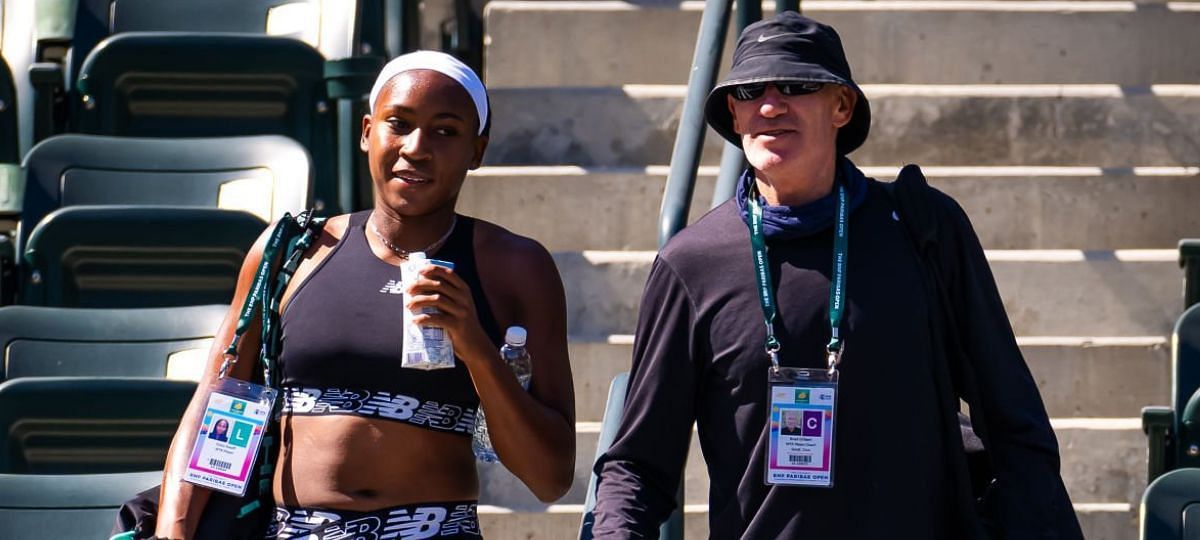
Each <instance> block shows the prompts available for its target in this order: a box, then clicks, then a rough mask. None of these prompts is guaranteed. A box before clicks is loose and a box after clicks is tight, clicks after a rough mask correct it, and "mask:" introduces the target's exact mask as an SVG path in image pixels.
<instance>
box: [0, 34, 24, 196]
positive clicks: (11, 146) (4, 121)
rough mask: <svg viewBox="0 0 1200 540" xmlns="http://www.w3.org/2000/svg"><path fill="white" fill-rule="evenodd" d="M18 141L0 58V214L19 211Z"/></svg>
mask: <svg viewBox="0 0 1200 540" xmlns="http://www.w3.org/2000/svg"><path fill="white" fill-rule="evenodd" d="M2 20H3V18H2V17H0V21H2ZM19 141H20V137H19V136H18V134H17V91H16V88H15V86H14V85H13V76H12V71H10V70H9V68H8V63H7V62H5V61H4V59H3V58H0V216H4V215H14V214H16V213H18V212H20V211H21V182H20V180H21V177H20V163H21V153H20V149H19V147H18V142H19Z"/></svg>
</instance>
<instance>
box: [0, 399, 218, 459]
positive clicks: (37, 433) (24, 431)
mask: <svg viewBox="0 0 1200 540" xmlns="http://www.w3.org/2000/svg"><path fill="white" fill-rule="evenodd" d="M195 390H196V383H195V382H191V381H173V380H167V379H160V378H115V377H114V378H108V377H21V378H17V379H10V380H8V381H5V382H4V383H0V473H13V474H77V473H99V472H131V471H148V470H156V469H157V470H162V467H163V463H164V462H165V460H166V455H167V449H168V448H169V447H170V444H171V438H172V437H173V436H174V435H175V430H176V428H177V427H178V426H179V419H180V418H181V417H182V416H183V412H184V410H185V409H186V408H187V405H188V402H189V401H190V400H191V398H192V394H193V393H194V392H195Z"/></svg>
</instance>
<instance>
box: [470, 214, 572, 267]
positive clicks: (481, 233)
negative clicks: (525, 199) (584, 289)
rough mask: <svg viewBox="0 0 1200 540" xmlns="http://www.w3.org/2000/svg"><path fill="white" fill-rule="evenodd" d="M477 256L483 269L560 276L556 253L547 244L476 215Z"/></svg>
mask: <svg viewBox="0 0 1200 540" xmlns="http://www.w3.org/2000/svg"><path fill="white" fill-rule="evenodd" d="M474 244H475V256H476V259H478V260H479V262H480V265H479V266H480V269H481V270H482V269H487V270H486V271H487V272H488V273H491V272H492V271H493V269H499V270H501V272H500V273H501V274H504V275H509V276H514V277H516V276H524V277H525V278H526V279H528V278H537V277H548V276H549V275H553V277H554V278H556V279H557V278H558V268H557V266H555V264H554V257H552V256H551V255H550V251H549V250H547V249H546V247H545V246H543V245H542V244H541V242H538V241H537V240H534V239H533V238H530V237H528V236H523V235H520V234H517V233H514V232H512V231H510V230H508V229H506V228H504V227H502V226H500V225H497V224H495V223H492V222H490V221H485V220H482V219H475V240H474Z"/></svg>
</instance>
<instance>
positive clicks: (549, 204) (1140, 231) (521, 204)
mask: <svg viewBox="0 0 1200 540" xmlns="http://www.w3.org/2000/svg"><path fill="white" fill-rule="evenodd" d="M923 169H924V171H925V175H926V177H927V178H928V179H929V181H930V182H931V183H932V184H933V185H934V186H936V187H938V188H939V189H941V190H943V191H945V192H946V193H949V194H950V195H951V196H953V197H954V198H956V199H957V200H958V201H959V203H960V204H962V205H963V208H964V209H966V211H967V214H968V215H969V216H971V220H972V222H973V223H974V226H975V231H976V232H977V233H978V234H979V237H980V240H981V241H982V242H983V245H984V247H986V248H988V249H1085V250H1111V249H1123V248H1142V249H1146V248H1157V249H1170V248H1174V247H1175V245H1176V243H1177V242H1178V240H1179V239H1180V238H1184V237H1189V236H1196V235H1198V234H1200V211H1196V206H1195V201H1198V200H1200V182H1197V181H1196V180H1197V176H1200V168H1197V167H1175V168H1158V169H1150V168H1137V169H1132V168H1130V169H1120V170H1114V169H1103V168H1100V167H924V168H923ZM865 172H866V174H867V175H868V176H872V177H875V178H879V179H881V180H890V179H892V178H895V177H896V174H897V172H898V168H897V167H868V168H866V170H865ZM716 173H717V171H716V167H704V168H703V169H701V171H700V176H699V177H698V178H697V182H696V187H695V193H694V196H693V199H692V212H691V215H692V220H693V221H694V220H695V219H696V218H698V217H700V216H701V215H703V214H704V213H705V212H707V211H708V209H709V206H710V203H711V201H712V193H713V184H714V183H715V178H716ZM666 179H667V167H666V166H651V167H640V168H594V169H587V168H582V167H575V166H540V167H536V166H535V167H484V168H482V169H479V170H476V171H474V172H472V173H471V179H470V180H469V181H468V182H467V183H466V184H464V185H463V189H462V193H461V195H460V197H459V200H458V209H459V211H460V212H463V213H466V214H469V215H473V216H476V217H480V218H483V219H487V220H490V221H494V222H496V223H499V224H501V225H503V226H505V227H508V228H509V229H512V230H513V231H516V232H517V233H520V234H523V235H527V236H530V237H532V238H536V239H537V240H538V241H540V242H541V243H542V244H544V245H545V246H546V247H547V248H548V249H550V250H552V251H571V250H587V249H597V250H647V249H654V248H655V247H656V246H657V241H658V239H657V234H656V231H657V230H658V213H659V208H660V205H661V204H662V195H663V188H664V186H665V185H666ZM563 208H570V209H571V214H570V219H562V217H563V216H562V209H563ZM513 209H520V211H517V212H514V211H513Z"/></svg>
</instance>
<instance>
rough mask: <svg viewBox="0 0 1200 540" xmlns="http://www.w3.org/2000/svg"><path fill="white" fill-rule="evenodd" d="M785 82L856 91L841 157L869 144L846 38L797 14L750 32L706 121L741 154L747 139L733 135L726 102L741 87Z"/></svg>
mask: <svg viewBox="0 0 1200 540" xmlns="http://www.w3.org/2000/svg"><path fill="white" fill-rule="evenodd" d="M784 81H789V82H792V81H794V82H819V83H833V84H840V85H843V86H847V87H849V88H852V89H854V92H855V93H857V94H858V103H857V104H856V105H855V107H854V114H853V116H852V117H851V118H850V123H848V124H846V125H845V126H842V128H841V129H839V130H838V135H837V151H838V153H839V154H841V155H846V154H849V153H850V152H853V151H854V150H855V149H856V148H858V147H859V146H861V145H862V143H863V141H865V140H867V132H868V131H870V129H871V106H870V104H868V103H867V97H866V96H865V95H863V92H862V89H861V88H859V87H858V85H857V84H855V83H854V80H853V79H852V78H851V76H850V64H849V63H848V62H846V52H845V51H844V50H842V40H841V38H839V37H838V34H837V31H835V30H834V29H833V27H831V26H828V25H825V24H822V23H819V22H817V21H814V20H812V19H810V18H808V17H805V16H803V15H800V14H799V13H796V12H795V11H785V12H783V13H780V14H778V15H776V16H774V17H772V18H770V19H766V20H762V21H758V22H756V23H754V24H752V25H750V26H747V27H746V30H745V31H743V32H742V35H741V37H739V38H738V42H737V48H736V49H735V50H734V51H733V67H732V68H730V69H729V73H728V74H726V75H725V79H724V80H723V81H721V82H720V83H718V84H717V86H716V88H713V90H712V92H710V93H709V94H708V99H707V100H706V101H705V103H704V118H705V120H707V121H708V125H710V126H712V128H713V129H715V130H716V131H717V133H719V134H721V136H722V137H724V138H725V139H726V140H728V141H729V142H731V143H733V144H735V145H737V146H738V147H739V148H741V146H742V137H741V135H738V134H737V133H736V132H734V131H733V115H732V113H730V112H729V106H728V105H727V104H726V101H725V96H726V95H727V94H728V93H729V92H730V91H731V90H732V89H733V87H734V86H737V85H739V84H749V83H756V82H784Z"/></svg>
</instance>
